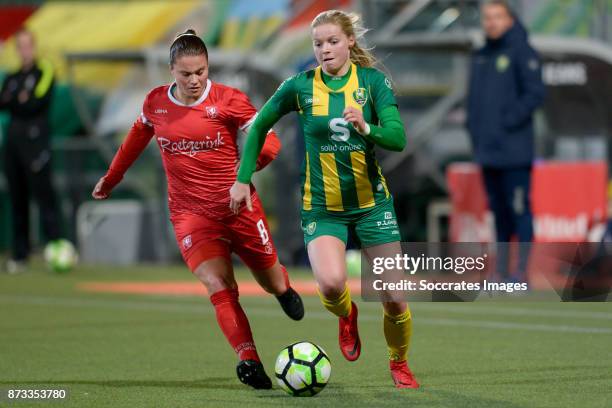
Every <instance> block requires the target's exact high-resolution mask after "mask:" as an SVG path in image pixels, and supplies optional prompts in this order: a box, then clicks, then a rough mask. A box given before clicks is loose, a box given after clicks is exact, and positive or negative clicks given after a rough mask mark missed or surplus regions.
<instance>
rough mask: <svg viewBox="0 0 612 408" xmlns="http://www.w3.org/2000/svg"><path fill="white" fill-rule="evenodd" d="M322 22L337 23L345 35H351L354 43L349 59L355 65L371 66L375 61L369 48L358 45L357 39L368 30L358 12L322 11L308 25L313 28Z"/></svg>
mask: <svg viewBox="0 0 612 408" xmlns="http://www.w3.org/2000/svg"><path fill="white" fill-rule="evenodd" d="M323 24H334V25H337V26H338V27H340V29H341V30H342V32H344V34H346V36H347V37H351V36H353V38H354V39H355V44H354V45H353V46H352V47H351V48H350V59H351V61H352V62H353V63H354V64H355V65H359V66H362V67H372V66H374V64H376V63H377V60H376V58H374V56H373V55H372V53H371V52H370V49H369V48H363V47H361V46H360V45H359V40H361V39H362V38H363V36H364V34H365V33H367V32H368V29H366V28H364V27H363V25H362V24H361V18H360V17H359V15H358V14H355V13H346V12H344V11H342V10H327V11H323V12H322V13H319V15H318V16H316V17H315V18H314V20H312V23H310V27H311V28H315V27H317V26H320V25H323Z"/></svg>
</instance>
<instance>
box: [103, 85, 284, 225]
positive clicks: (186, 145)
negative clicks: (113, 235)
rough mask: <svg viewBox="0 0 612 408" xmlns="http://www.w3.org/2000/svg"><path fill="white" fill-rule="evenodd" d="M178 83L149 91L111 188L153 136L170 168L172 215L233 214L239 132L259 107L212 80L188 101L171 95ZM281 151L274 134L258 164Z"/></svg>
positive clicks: (119, 156)
mask: <svg viewBox="0 0 612 408" xmlns="http://www.w3.org/2000/svg"><path fill="white" fill-rule="evenodd" d="M175 86H176V85H175V84H171V85H165V86H160V87H157V88H155V89H153V90H152V91H151V92H149V94H148V95H147V97H146V99H145V101H144V104H143V108H142V114H141V116H140V118H138V120H137V121H136V122H135V123H134V125H133V126H132V129H131V130H130V132H129V134H128V136H127V137H126V140H125V141H124V142H123V144H122V145H121V147H120V148H119V150H118V151H117V154H116V155H115V158H114V159H113V162H112V163H111V166H110V168H109V170H108V173H107V175H106V181H107V182H108V183H109V185H110V187H111V188H112V187H113V186H115V185H116V184H117V183H118V182H119V181H120V180H121V178H122V177H123V174H124V173H125V171H126V170H127V169H128V167H129V166H130V165H131V164H132V163H133V162H134V160H135V159H136V158H137V157H138V155H139V154H140V153H141V152H142V151H143V150H144V148H145V147H146V145H147V143H148V142H149V140H150V139H151V138H152V137H153V136H155V139H156V140H157V145H158V147H159V149H160V152H161V157H162V160H163V165H164V169H165V171H166V177H167V181H168V205H169V207H170V212H171V214H177V213H190V214H202V215H207V216H210V217H225V216H228V215H231V211H230V210H229V189H230V188H231V186H232V185H233V184H234V181H235V180H236V165H237V164H238V162H239V154H238V146H237V134H238V131H239V130H246V129H247V128H248V126H249V125H250V124H251V123H252V122H253V121H254V119H255V116H256V115H257V110H256V109H255V108H254V107H253V105H252V104H251V101H250V100H249V98H248V97H247V96H246V95H245V94H244V93H242V92H241V91H239V90H237V89H234V88H231V87H228V86H225V85H222V84H218V83H214V82H211V81H210V80H208V81H207V84H206V89H205V90H204V93H203V94H202V96H201V97H200V99H198V100H197V101H196V102H194V103H193V104H190V105H185V104H183V103H181V102H179V101H178V100H177V99H176V98H175V97H174V96H173V95H172V90H173V87H175ZM279 150H280V142H279V140H278V138H277V137H276V135H275V134H274V133H273V132H271V134H270V135H269V136H268V137H267V138H266V143H265V145H264V149H263V150H262V153H261V155H260V156H259V159H258V167H259V168H263V167H264V166H265V165H266V164H268V163H269V162H270V161H272V160H273V159H274V157H276V154H277V153H278V151H279Z"/></svg>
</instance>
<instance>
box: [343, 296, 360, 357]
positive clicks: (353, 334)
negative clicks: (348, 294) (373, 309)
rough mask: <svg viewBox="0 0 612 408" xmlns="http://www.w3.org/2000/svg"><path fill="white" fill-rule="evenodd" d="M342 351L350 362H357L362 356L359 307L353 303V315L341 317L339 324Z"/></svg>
mask: <svg viewBox="0 0 612 408" xmlns="http://www.w3.org/2000/svg"><path fill="white" fill-rule="evenodd" d="M338 329H339V330H338V342H339V343H340V351H341V352H342V355H343V356H344V358H346V359H347V360H348V361H355V360H357V359H358V358H359V355H360V354H361V341H360V340H359V330H358V329H357V305H356V304H355V303H354V302H351V313H350V314H349V315H348V316H347V317H341V318H340V320H339V324H338Z"/></svg>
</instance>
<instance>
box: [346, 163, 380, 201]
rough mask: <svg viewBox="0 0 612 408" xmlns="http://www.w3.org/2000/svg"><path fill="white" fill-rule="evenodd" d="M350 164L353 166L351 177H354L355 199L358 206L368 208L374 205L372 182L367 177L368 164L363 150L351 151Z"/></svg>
mask: <svg viewBox="0 0 612 408" xmlns="http://www.w3.org/2000/svg"><path fill="white" fill-rule="evenodd" d="M351 166H352V167H353V177H354V178H355V188H356V189H357V200H358V201H359V208H368V207H373V206H374V205H376V201H375V200H374V192H373V191H372V183H370V179H369V178H368V165H367V163H366V158H365V152H351Z"/></svg>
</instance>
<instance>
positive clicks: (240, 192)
mask: <svg viewBox="0 0 612 408" xmlns="http://www.w3.org/2000/svg"><path fill="white" fill-rule="evenodd" d="M243 201H244V202H246V206H247V209H248V210H249V211H253V204H251V186H249V185H248V184H245V183H241V182H239V181H236V182H235V183H234V185H233V186H232V188H230V209H231V210H232V212H233V213H234V214H238V211H240V204H242V202H243Z"/></svg>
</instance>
